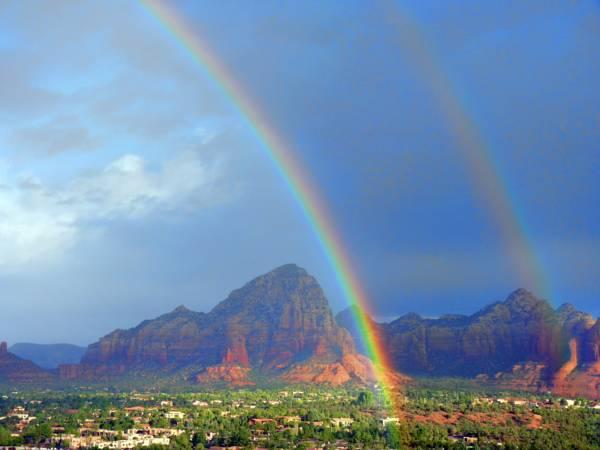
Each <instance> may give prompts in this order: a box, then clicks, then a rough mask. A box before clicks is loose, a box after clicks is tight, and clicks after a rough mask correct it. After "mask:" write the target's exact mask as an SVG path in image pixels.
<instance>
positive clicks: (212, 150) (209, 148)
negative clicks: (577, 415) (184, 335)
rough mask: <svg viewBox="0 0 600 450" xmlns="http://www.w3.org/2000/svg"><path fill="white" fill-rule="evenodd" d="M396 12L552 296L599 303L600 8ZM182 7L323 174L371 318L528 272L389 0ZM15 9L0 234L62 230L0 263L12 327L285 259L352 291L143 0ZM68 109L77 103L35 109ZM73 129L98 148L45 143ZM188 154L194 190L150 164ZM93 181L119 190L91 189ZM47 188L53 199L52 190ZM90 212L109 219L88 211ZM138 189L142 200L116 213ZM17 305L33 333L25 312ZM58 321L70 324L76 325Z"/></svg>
mask: <svg viewBox="0 0 600 450" xmlns="http://www.w3.org/2000/svg"><path fill="white" fill-rule="evenodd" d="M391 4H392V5H396V4H395V3H391ZM398 6H401V7H402V8H403V9H404V11H399V12H398V11H395V12H394V13H405V14H408V15H409V16H410V18H411V20H412V21H413V22H414V23H415V24H416V26H417V27H418V29H419V30H420V32H421V34H422V35H423V36H424V37H425V39H426V40H427V45H426V48H429V49H431V51H432V52H433V53H432V55H431V57H432V58H433V59H434V61H435V62H436V64H438V65H439V70H440V71H442V76H444V77H445V78H447V79H448V80H449V85H450V86H452V87H453V89H454V95H455V97H456V101H458V102H460V103H461V106H462V107H463V109H464V110H465V112H466V119H465V120H469V121H471V123H472V124H473V126H475V127H476V128H477V129H478V130H480V131H481V134H482V135H483V136H484V140H485V142H486V145H487V148H485V149H482V151H485V152H486V156H487V157H489V159H490V162H491V164H493V165H494V168H495V169H496V170H497V171H498V173H499V174H500V178H501V181H502V183H501V188H502V189H503V192H504V193H505V195H507V196H508V197H509V198H510V200H511V203H512V205H513V207H514V210H515V217H514V218H513V220H519V223H520V226H521V227H522V229H523V232H524V233H525V234H526V236H527V241H528V244H529V245H530V246H531V248H532V249H533V250H534V251H535V252H536V254H537V255H538V259H539V260H540V263H541V264H542V266H543V270H544V271H545V273H546V274H547V275H548V277H549V279H550V280H551V283H552V290H551V292H553V295H554V298H552V299H551V300H552V301H553V302H554V303H555V304H558V303H560V302H562V301H571V302H573V303H575V304H576V305H577V306H578V307H580V308H582V309H585V310H588V311H590V312H592V313H594V314H598V313H600V311H598V306H597V304H598V302H597V299H598V297H599V296H600V285H599V284H598V280H600V272H599V270H600V269H599V268H600V266H599V265H598V264H594V261H595V258H596V256H597V254H598V252H599V251H600V248H599V244H598V243H599V242H600V234H599V233H600V231H599V228H598V226H597V223H598V222H599V220H600V216H599V214H600V212H599V210H598V208H595V207H594V206H595V205H597V204H600V183H598V181H597V174H598V173H599V169H600V161H599V158H600V152H599V151H598V142H600V135H599V131H598V130H600V127H598V125H599V124H600V109H599V105H600V89H598V81H597V80H598V79H600V59H598V58H597V57H596V55H597V54H598V53H599V52H600V33H599V27H598V23H599V22H598V17H599V12H598V10H599V8H598V5H597V4H596V3H594V2H562V1H557V2H511V4H510V7H509V6H507V5H506V4H500V3H498V4H491V3H489V2H487V3H481V2H479V3H475V2H458V3H456V2H441V3H440V2H438V3H436V4H435V5H432V4H428V5H426V4H424V3H423V2H409V3H402V4H401V5H398ZM176 7H177V8H178V11H179V13H181V14H184V15H185V16H186V20H188V22H189V23H191V24H192V26H193V27H195V29H197V31H198V35H199V36H202V37H203V39H204V40H205V43H206V44H207V45H209V46H210V47H211V48H212V49H213V50H214V51H215V53H216V54H217V55H218V56H219V58H221V59H222V60H223V63H224V64H225V65H226V66H227V67H228V68H229V70H230V71H231V73H232V74H233V75H234V76H235V78H236V79H238V80H239V81H240V82H241V84H242V85H243V86H244V88H245V89H247V91H248V93H249V94H250V95H251V96H252V98H254V99H256V102H257V104H258V105H259V106H260V107H261V108H262V109H264V111H265V114H266V116H267V117H268V120H269V125H270V126H273V127H274V128H276V129H277V130H278V131H279V132H280V133H281V134H282V135H283V136H284V138H285V140H286V141H288V142H289V143H290V144H291V146H292V147H293V148H294V149H295V150H296V152H297V156H298V158H299V159H300V160H302V161H303V162H304V163H305V164H306V165H307V167H308V169H309V170H310V172H311V174H312V175H313V177H314V178H315V179H316V180H317V182H318V183H317V184H318V186H317V187H318V188H319V189H320V190H321V191H322V192H323V195H324V197H325V199H326V200H327V202H328V204H329V205H330V207H331V210H332V212H333V216H334V218H335V221H336V223H337V229H338V232H339V233H340V235H341V236H342V237H343V241H344V243H345V245H346V246H347V247H348V251H349V252H350V254H351V255H352V256H353V257H354V259H355V260H356V262H357V266H358V267H359V269H360V273H361V277H362V279H363V280H364V282H365V285H366V289H367V291H368V292H369V293H370V294H371V298H372V299H373V300H372V301H373V310H374V311H375V312H376V313H377V314H378V315H380V316H386V317H389V316H394V315H398V314H402V313H405V312H407V311H409V310H416V312H420V313H423V314H426V315H438V314H442V313H448V312H462V313H472V312H474V311H476V310H477V309H479V308H480V307H481V306H483V305H484V304H486V303H489V302H491V301H495V300H500V299H502V298H503V297H504V296H505V295H506V294H508V293H509V292H510V291H512V290H513V289H516V288H517V287H519V286H518V285H517V277H516V276H515V273H514V272H515V271H514V267H512V262H511V261H510V259H509V258H508V256H507V255H508V254H509V253H510V252H509V251H508V249H507V245H508V244H507V243H506V242H504V241H503V240H502V238H501V236H500V235H499V233H498V228H497V224H495V223H494V221H493V220H492V217H493V215H492V214H491V211H490V206H489V205H487V204H485V203H483V202H482V201H481V198H480V196H479V195H478V192H477V191H478V189H479V187H478V186H477V185H476V184H474V183H473V176H472V174H471V173H469V170H468V168H467V165H466V164H465V161H464V160H463V159H462V158H461V156H460V155H461V151H460V148H459V146H460V142H457V140H456V138H455V135H454V134H453V133H452V130H451V124H450V123H449V121H448V118H447V117H445V116H444V115H443V114H442V108H441V107H440V104H439V101H440V100H439V98H436V96H435V95H434V92H435V89H432V86H431V82H432V80H431V77H428V76H427V73H426V71H424V70H423V68H422V67H419V58H415V57H414V55H411V45H413V44H414V43H411V42H410V40H409V41H406V37H407V35H406V34H405V33H404V34H403V33H402V32H399V30H398V29H397V26H396V23H395V22H394V21H393V20H392V15H391V13H390V9H389V8H390V3H386V2H383V3H381V4H379V3H377V4H373V3H370V2H352V1H350V2H327V3H323V2H310V1H308V2H301V3H299V2H280V1H273V2H268V1H266V2H259V3H256V4H253V5H252V7H251V8H245V7H240V5H239V4H237V3H236V4H234V3H228V2H225V3H218V4H216V3H215V4H199V3H197V2H180V3H177V5H176ZM8 10H9V12H10V13H11V14H12V15H11V16H10V18H11V20H10V21H9V23H7V24H6V26H4V25H5V24H4V23H3V24H2V30H3V33H4V32H5V33H6V36H7V38H6V39H0V55H1V56H2V60H3V61H8V62H9V64H7V66H6V67H7V69H6V70H4V67H3V70H1V71H0V80H1V81H2V83H0V100H1V101H0V115H2V117H3V118H5V119H6V120H5V121H4V122H3V124H0V148H1V149H2V154H1V155H0V185H3V186H5V188H4V189H2V190H1V194H0V208H3V210H6V211H10V214H9V215H8V217H11V218H12V221H5V222H3V223H2V224H0V235H1V233H3V232H4V233H5V235H7V236H8V235H12V236H14V233H16V232H20V233H21V236H25V237H27V238H28V239H29V241H27V240H25V241H24V242H30V243H31V242H33V243H34V244H36V245H41V244H37V243H47V242H52V243H54V244H57V243H64V245H62V244H61V245H60V248H61V249H62V251H61V258H60V259H59V261H57V262H55V263H54V264H52V265H48V264H44V263H43V262H42V261H39V260H36V259H35V257H36V256H37V253H40V252H38V251H37V250H38V248H37V247H36V245H28V246H27V251H26V252H23V255H24V258H23V260H24V261H29V262H28V263H27V264H25V265H23V264H21V265H20V266H19V270H15V269H14V268H13V269H12V270H3V271H2V272H1V273H0V280H1V281H0V282H1V284H2V286H3V289H4V292H5V295H6V297H7V298H14V299H18V301H14V302H11V303H10V305H9V306H7V307H5V309H4V311H3V316H2V317H0V321H2V323H1V324H0V325H1V327H2V329H3V330H5V333H6V334H7V337H8V338H9V339H11V340H14V339H18V340H22V339H28V340H39V341H52V340H72V341H75V340H76V341H77V342H80V343H87V342H90V341H92V340H94V339H95V338H97V337H98V336H99V335H101V334H104V333H106V332H108V331H110V330H112V329H113V328H115V327H129V326H132V325H135V324H136V323H137V322H139V321H141V320H143V319H146V318H149V317H152V316H156V315H159V314H161V313H163V312H165V311H168V310H169V309H171V308H173V307H175V306H177V305H179V304H181V303H184V304H186V305H187V306H188V307H191V308H193V309H197V310H207V309H209V308H210V307H211V306H212V305H214V304H215V303H216V302H217V301H219V300H221V299H222V298H224V297H225V295H226V294H227V293H228V292H229V291H230V290H231V289H234V288H236V287H239V286H240V285H241V284H243V283H244V282H246V281H247V280H248V279H250V278H252V277H253V276H255V275H258V274H259V273H261V272H264V271H267V270H269V269H271V268H273V267H274V266H276V265H278V264H283V263H287V262H296V263H299V264H300V265H303V266H305V267H306V268H307V269H309V271H310V272H312V273H314V274H315V275H317V277H318V278H319V280H320V281H321V282H322V283H323V285H324V286H325V289H326V292H327V294H328V296H329V298H330V301H331V302H332V304H333V306H334V308H335V309H340V308H342V307H344V306H345V300H344V298H343V297H342V295H341V293H340V291H339V288H338V287H337V286H336V284H335V278H334V276H333V273H332V270H331V268H329V267H328V265H327V263H326V260H325V259H324V258H323V254H322V252H321V250H320V248H319V247H318V245H317V242H316V240H315V238H314V236H313V235H312V234H311V231H310V228H309V226H308V223H307V222H306V219H305V218H304V217H303V216H302V214H301V212H300V210H299V208H298V206H297V205H296V204H295V203H294V202H293V200H292V196H291V195H290V194H289V193H288V192H287V191H286V190H285V189H283V182H282V180H281V178H280V176H279V175H278V174H277V173H276V171H275V170H274V168H273V167H272V165H270V163H269V161H268V158H266V157H265V154H264V152H263V151H261V149H260V148H259V145H258V143H257V142H256V140H255V137H254V136H253V135H252V133H248V130H246V129H245V128H244V126H243V124H242V123H241V121H240V120H239V116H238V115H237V114H236V112H235V105H232V104H231V103H230V102H229V101H228V100H227V99H224V98H223V96H222V93H221V92H219V90H218V89H216V87H215V83H214V80H210V79H208V78H207V77H206V75H205V73H204V71H203V70H202V68H201V67H198V66H197V65H195V64H194V63H193V61H192V60H191V58H190V56H189V55H188V54H186V53H185V51H184V50H182V48H181V47H180V46H179V45H178V44H177V43H176V42H174V39H173V38H172V37H170V36H169V34H168V33H166V32H165V30H163V29H161V28H160V27H159V26H158V24H157V23H156V22H155V21H153V20H152V19H151V18H149V17H148V15H147V14H145V13H144V12H143V11H142V10H141V9H140V8H138V7H137V6H136V4H135V3H122V2H114V3H113V2H102V3H98V2H78V3H76V4H74V3H72V2H49V3H44V4H41V5H39V8H22V9H20V8H19V6H18V4H16V3H15V4H13V6H11V7H10V8H8ZM5 30H6V31H5ZM3 36H4V35H3ZM62 117H76V118H77V120H73V122H72V123H71V124H68V125H65V124H64V123H63V125H62V126H61V127H54V128H53V127H52V126H48V125H52V124H55V123H57V122H59V123H60V120H61V118H62ZM3 126H4V127H3ZM53 130H54V133H57V134H55V135H53V134H52V132H53ZM56 130H58V131H56ZM11 139H12V141H11ZM53 139H54V140H55V141H57V142H62V143H61V145H55V144H53V145H50V142H52V140H53ZM61 139H62V141H61ZM86 139H88V141H87V142H88V143H87V146H88V147H87V148H89V149H95V151H87V152H77V151H68V152H60V153H59V152H58V150H59V148H62V149H63V150H64V149H69V148H70V149H75V148H76V147H79V148H84V147H86ZM78 140H79V143H77V141H78ZM19 142H20V144H19ZM25 144H26V145H25ZM13 145H19V151H20V152H25V151H26V149H28V151H29V152H30V154H31V155H40V154H44V155H49V154H51V153H52V152H54V156H52V155H50V157H48V156H46V158H37V159H35V158H32V159H29V160H28V159H24V160H23V161H25V162H22V161H21V162H14V161H12V160H11V159H10V158H9V161H8V163H7V165H6V167H5V165H3V161H2V158H3V157H6V154H7V153H6V152H14V150H15V149H16V148H17V147H12V146H13ZM8 154H9V156H10V153H8ZM182 154H187V155H190V154H192V155H193V160H194V161H196V162H198V163H201V166H202V167H207V168H210V170H211V173H212V174H213V175H214V177H211V178H210V180H211V182H210V183H209V184H208V185H205V184H202V183H200V185H201V187H202V189H196V188H194V189H190V185H189V184H188V182H191V181H190V180H195V177H187V178H186V177H182V176H181V174H184V173H185V171H184V170H185V169H186V168H187V166H188V165H189V164H178V165H177V164H176V165H175V166H176V168H175V169H172V170H170V171H165V170H166V169H165V168H166V167H167V166H168V165H169V164H168V163H169V162H172V161H173V160H176V159H177V157H178V156H180V155H182ZM125 156H127V158H125V160H123V159H122V158H124V157H125ZM138 158H141V159H138ZM34 159H35V161H34ZM38 160H40V161H41V162H40V161H38ZM58 161H60V163H59V162H58ZM140 161H144V164H141V165H140ZM11 164H14V165H11ZM113 164H117V166H119V167H120V168H121V169H123V170H121V172H119V173H121V175H122V174H123V173H126V172H127V170H125V169H127V168H129V169H131V170H132V169H136V168H137V169H140V168H142V167H143V170H141V169H140V170H137V169H136V170H134V172H135V173H136V174H137V175H136V176H134V177H130V178H131V180H129V181H131V182H132V184H127V182H126V178H127V177H122V176H119V177H116V178H115V179H116V180H117V181H118V182H114V180H115V179H112V178H110V177H107V176H106V175H103V174H104V171H105V170H107V168H108V167H113V169H114V167H115V166H113ZM20 172H22V173H20ZM109 172H110V170H109ZM19 173H20V176H19V177H17V176H16V175H19ZM49 173H52V180H51V182H50V181H48V180H46V179H45V178H49V177H50V176H49V175H48V174H49ZM55 173H58V175H55ZM165 173H168V174H169V175H168V176H166V175H165V176H164V177H165V178H163V175H161V174H165ZM199 173H200V172H199ZM38 174H41V175H39V176H37V175H38ZM113 175H114V174H113ZM165 179H166V180H167V181H168V182H167V181H165ZM186 180H187V181H186ZM180 182H181V183H180ZM161 183H162V184H161ZM102 186H107V191H109V193H110V195H101V196H100V197H98V198H96V197H93V195H92V193H93V192H95V191H97V190H98V189H99V188H100V187H102ZM115 186H125V187H124V188H123V189H117V188H116V187H115ZM157 186H163V187H164V186H167V187H168V189H162V190H161V189H159V190H158V192H159V194H160V195H159V198H160V199H161V201H160V202H158V207H156V202H154V203H153V201H151V200H152V197H148V195H149V192H150V193H152V192H154V193H155V194H156V188H157ZM194 186H196V185H192V187H194ZM196 187H198V186H196ZM97 188H98V189H97ZM130 188H131V189H130ZM100 191H101V192H105V191H102V189H100ZM130 192H132V194H131V195H130ZM57 193H58V194H61V195H60V196H59V197H60V198H61V199H62V200H63V203H64V205H63V203H60V204H61V205H63V206H62V207H64V208H65V209H64V210H60V212H62V213H63V214H64V215H58V214H56V211H57V210H56V209H55V208H56V206H55V205H54V203H52V202H51V203H50V206H48V200H47V198H57ZM66 194H68V195H66ZM84 194H85V195H84ZM48 196H49V197H48ZM172 199H175V200H176V201H171V200H172ZM92 200H93V201H92ZM32 205H33V206H35V207H32ZM150 205H154V206H152V207H150ZM98 206H100V210H101V211H104V212H105V214H101V215H91V214H88V212H89V211H90V210H93V209H94V208H98ZM67 207H68V208H67ZM141 207H143V211H144V214H143V215H141V216H140V215H136V214H133V213H130V212H132V211H133V212H135V211H139V208H141ZM115 211H118V213H115ZM123 211H128V213H124V212H123ZM83 212H85V214H84V213H83ZM33 213H36V214H34V215H32V214H33ZM74 213H76V215H75V217H76V219H77V220H73V219H72V218H73V214H74ZM64 217H66V218H67V219H68V220H67V219H64ZM56 218H60V219H61V220H58V221H57V220H55V219H56ZM69 220H71V221H69ZM33 225H36V226H33ZM65 225H66V228H65ZM3 227H4V228H3ZM25 232H26V233H25ZM49 235H50V236H54V237H55V239H51V240H48V239H44V237H47V236H49ZM12 242H13V241H10V242H9V241H8V240H6V241H4V247H3V248H5V249H6V251H4V252H3V256H2V255H0V261H2V260H3V258H4V259H5V258H6V256H5V255H8V254H11V252H10V251H8V250H9V249H8V248H7V247H6V245H7V243H12ZM55 247H56V245H54V246H50V247H48V248H45V247H40V249H39V250H43V252H46V253H47V252H55V251H57V249H56V248H55ZM65 249H66V250H65ZM13 250H14V249H13ZM12 253H17V252H12ZM21 262H22V261H21ZM415 305H418V306H415ZM32 310H36V311H39V312H40V315H39V316H38V318H37V319H36V318H32V317H31V314H29V316H28V312H29V311H32ZM23 317H28V320H29V323H31V324H33V326H32V327H31V328H33V329H35V330H38V331H34V330H32V329H27V330H25V329H23V327H21V326H20V325H19V323H22V322H21V320H22V318H23ZM66 317H70V318H71V317H73V318H75V319H73V321H71V322H70V326H69V327H66V326H65V323H66V320H67V319H65V318H66ZM48 322H49V323H52V324H54V325H53V327H52V330H48V327H47V326H45V323H48ZM32 333H37V334H36V335H35V336H32ZM73 333H76V334H77V338H76V339H71V336H72V334H73Z"/></svg>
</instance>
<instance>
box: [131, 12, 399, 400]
mask: <svg viewBox="0 0 600 450" xmlns="http://www.w3.org/2000/svg"><path fill="white" fill-rule="evenodd" d="M139 1H140V4H142V6H143V7H144V9H145V10H146V11H148V12H149V13H150V15H151V16H152V17H153V18H154V19H156V21H158V23H160V25H161V26H162V27H163V28H164V29H165V30H166V31H168V33H169V34H170V36H171V37H173V39H174V40H175V41H176V42H177V43H178V44H179V45H180V46H181V47H182V48H183V49H184V50H185V51H186V53H187V54H188V55H189V56H190V57H191V59H192V60H193V61H194V63H195V64H196V65H197V66H198V67H199V68H200V69H201V70H202V71H203V72H204V73H205V74H206V75H208V76H209V78H210V79H212V80H213V81H214V83H215V84H216V85H217V86H218V87H219V88H220V90H221V92H222V93H223V95H224V96H225V97H226V98H227V99H228V100H229V101H230V102H231V103H232V104H233V105H235V107H236V108H237V110H238V112H239V113H240V116H241V118H242V120H244V121H245V122H246V124H247V125H248V128H249V130H251V132H252V133H253V134H254V136H255V137H256V139H257V140H258V141H259V142H260V143H261V144H262V148H263V150H264V151H265V153H266V155H267V156H268V158H269V159H270V160H271V162H272V163H273V165H274V166H275V168H276V170H277V172H278V173H279V174H280V175H281V178H282V179H283V181H284V183H285V184H286V186H287V188H288V189H289V191H290V193H291V194H292V196H293V197H294V199H295V200H296V202H297V203H298V205H300V208H301V209H302V212H303V214H304V215H305V217H306V219H307V222H308V223H309V224H310V226H311V228H312V230H313V231H314V233H315V235H316V237H317V239H318V241H319V244H320V246H321V248H322V249H323V252H324V254H325V256H326V258H327V260H328V261H329V263H330V265H331V267H332V269H333V272H334V274H335V277H336V280H337V283H338V284H339V286H340V288H341V290H342V292H343V294H344V296H345V298H346V299H347V301H348V303H349V304H350V305H352V306H356V307H355V308H352V310H353V311H354V316H355V317H354V319H355V321H356V324H357V326H358V329H359V330H360V333H361V335H362V338H363V341H364V344H365V347H366V349H367V351H368V354H369V357H370V358H371V360H372V361H373V365H374V369H375V372H376V377H377V379H378V381H379V384H380V385H381V389H382V392H383V396H384V400H385V402H386V403H387V404H388V405H389V406H391V407H392V408H394V395H393V389H394V386H393V382H392V381H391V378H390V374H392V373H393V371H392V369H391V368H392V367H393V366H392V364H391V363H390V361H389V359H388V358H387V352H386V351H385V348H384V346H383V345H382V342H381V341H380V339H379V336H378V334H377V332H376V330H375V329H374V326H373V324H372V323H371V322H370V320H369V318H368V314H369V300H368V296H367V294H366V292H365V289H364V288H363V286H362V284H361V282H360V280H359V277H358V275H357V272H356V270H355V268H354V266H353V264H352V261H351V259H350V256H349V254H348V252H347V251H346V249H345V248H344V246H343V244H342V240H341V238H340V235H339V233H338V232H337V231H336V227H335V226H334V222H333V220H332V218H331V217H330V215H329V213H328V208H327V206H326V205H325V203H324V201H323V200H322V196H321V195H320V194H319V192H318V191H317V188H316V185H315V183H314V182H313V181H312V179H311V177H310V175H309V174H308V173H307V172H306V171H305V170H304V168H303V167H302V165H301V164H300V163H299V161H298V160H297V159H296V158H295V156H294V154H295V153H294V151H293V150H292V148H291V145H290V144H289V143H288V142H285V141H284V139H283V138H282V137H281V136H280V135H279V134H278V133H277V130H275V129H274V128H273V127H272V126H271V125H270V122H269V120H268V119H267V117H266V116H265V115H264V113H263V112H262V111H261V110H260V108H259V106H258V105H257V103H256V102H254V101H253V100H252V99H251V97H250V96H249V95H248V93H247V92H246V91H245V90H244V89H243V87H242V86H241V85H240V84H239V83H238V81H237V80H236V79H235V78H234V77H233V76H232V75H231V73H230V71H229V70H228V69H227V67H226V66H225V65H224V64H223V63H222V62H221V61H220V60H219V58H218V57H217V55H216V54H215V53H214V52H213V51H211V49H210V47H209V46H208V45H207V44H206V42H205V41H204V40H203V39H202V38H201V37H200V36H199V34H198V31H197V30H195V29H194V30H192V27H191V26H190V25H188V24H187V23H186V21H185V19H184V18H183V17H182V16H181V15H179V14H178V13H177V12H176V11H175V10H174V8H170V7H168V6H167V5H166V3H163V2H161V1H160V0H139Z"/></svg>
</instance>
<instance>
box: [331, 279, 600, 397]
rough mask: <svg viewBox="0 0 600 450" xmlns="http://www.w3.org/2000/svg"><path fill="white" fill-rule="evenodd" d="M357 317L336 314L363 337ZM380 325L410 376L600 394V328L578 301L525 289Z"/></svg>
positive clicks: (391, 350) (391, 351)
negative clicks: (454, 310) (466, 309)
mask: <svg viewBox="0 0 600 450" xmlns="http://www.w3.org/2000/svg"><path fill="white" fill-rule="evenodd" d="M350 319H351V316H350V314H349V313H348V312H343V313H340V314H338V316H337V320H338V323H340V325H342V326H344V327H347V329H349V330H350V331H351V332H352V333H353V335H354V336H356V337H357V338H358V336H357V335H356V334H355V333H356V330H355V329H354V327H353V325H352V322H350ZM377 328H378V330H379V333H380V334H381V335H382V336H383V339H382V341H383V342H385V343H386V345H387V351H388V352H389V354H390V355H391V360H392V361H393V362H394V363H395V368H396V369H397V370H399V371H402V372H405V373H408V374H414V375H428V376H467V377H476V376H479V379H480V380H485V381H487V382H494V383H496V384H501V385H502V386H503V387H506V388H508V387H510V386H511V385H512V386H513V387H514V388H518V389H523V388H524V387H525V386H529V387H530V388H532V389H544V388H549V387H550V388H554V389H555V390H556V391H557V392H558V391H559V390H561V389H562V390H563V391H566V390H568V389H571V387H572V386H574V385H578V386H583V385H585V386H586V387H585V388H583V389H580V388H577V387H575V388H573V389H571V391H577V392H579V393H582V391H583V394H585V395H587V396H591V397H594V396H598V395H599V390H598V385H594V381H591V380H596V379H597V378H594V377H592V376H590V375H589V374H590V371H592V370H594V369H593V368H594V367H597V366H595V365H594V364H596V363H598V361H600V359H599V351H598V350H599V348H600V346H599V345H598V344H599V343H600V341H599V340H598V337H597V335H600V334H597V333H599V332H600V326H598V324H597V323H596V325H594V320H593V318H592V317H591V316H589V315H588V314H585V313H582V312H579V311H576V310H575V308H574V307H573V306H572V305H568V304H567V305H563V306H561V307H560V308H558V309H557V310H554V309H553V308H552V307H551V306H550V305H549V304H548V302H546V301H545V300H541V299H538V298H536V297H535V296H534V295H533V294H531V293H530V292H528V291H526V290H523V289H519V290H517V291H515V292H513V293H512V294H511V295H510V296H509V297H508V298H507V299H506V300H505V301H503V302H498V303H494V304H492V305H490V306H488V307H486V308H484V309H483V310H481V311H479V312H477V313H476V314H473V315H471V316H460V315H448V316H442V317H440V318H439V319H424V318H422V317H420V316H419V315H417V314H414V313H411V314H406V315H404V316H402V317H400V318H399V319H397V320H395V321H393V322H391V323H383V324H377ZM584 374H586V375H584ZM592 385H594V386H593V387H590V386H592Z"/></svg>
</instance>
